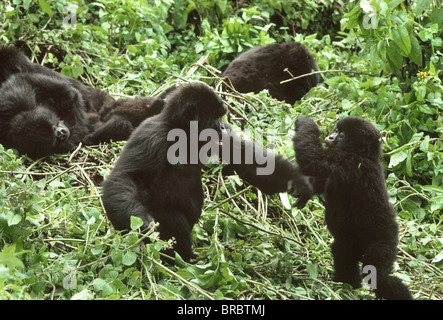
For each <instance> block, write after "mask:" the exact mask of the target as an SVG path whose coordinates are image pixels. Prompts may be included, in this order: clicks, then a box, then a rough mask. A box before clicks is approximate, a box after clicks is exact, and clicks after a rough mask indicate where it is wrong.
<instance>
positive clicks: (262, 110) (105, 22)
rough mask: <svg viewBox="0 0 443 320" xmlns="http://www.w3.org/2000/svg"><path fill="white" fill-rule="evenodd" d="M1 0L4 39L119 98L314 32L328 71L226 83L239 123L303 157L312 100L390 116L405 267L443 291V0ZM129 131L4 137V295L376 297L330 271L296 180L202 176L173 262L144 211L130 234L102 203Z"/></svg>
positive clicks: (383, 119)
mask: <svg viewBox="0 0 443 320" xmlns="http://www.w3.org/2000/svg"><path fill="white" fill-rule="evenodd" d="M3 3H4V4H5V5H2V6H1V7H0V44H1V45H14V46H17V47H19V48H21V49H22V50H24V51H25V52H26V53H27V54H28V55H29V56H30V57H32V59H33V60H34V61H35V62H38V63H42V64H44V65H47V66H48V67H51V68H53V69H55V70H58V71H60V72H62V73H63V74H65V75H68V76H72V77H76V78H80V79H81V80H83V81H84V82H85V83H87V84H90V85H92V86H96V87H99V88H102V89H103V90H106V91H108V92H110V93H111V94H112V95H114V96H115V97H124V96H136V95H154V94H156V92H157V90H158V89H159V87H166V86H169V85H171V84H174V83H176V82H183V81H185V82H186V81H205V82H208V83H210V82H212V81H215V82H217V81H218V80H217V78H216V69H218V68H221V67H222V66H223V65H224V64H226V63H227V62H229V61H230V60H232V59H233V58H234V57H235V56H236V55H237V54H238V53H239V52H241V51H245V50H247V49H248V48H251V47H253V46H256V45H259V44H267V43H271V42H276V41H277V42H278V41H284V40H291V39H294V40H296V41H300V42H302V43H304V44H305V45H307V46H308V47H309V48H310V49H311V51H312V52H313V53H314V54H315V56H316V59H317V62H318V65H319V68H320V70H322V71H325V72H323V73H322V77H323V80H324V81H323V83H321V84H320V85H319V86H318V87H316V88H314V89H312V90H311V91H310V92H309V93H308V94H307V95H306V96H305V97H304V98H303V99H302V100H301V101H299V102H296V103H295V105H294V106H289V105H285V104H283V103H281V102H279V101H276V100H274V99H272V98H270V97H269V96H268V94H267V93H266V92H262V93H260V94H257V95H253V94H245V95H237V94H228V93H225V92H220V94H221V96H222V97H223V98H224V99H225V100H226V102H227V103H229V105H230V109H231V113H230V116H229V121H230V122H231V123H233V124H234V125H235V126H238V127H244V128H245V129H247V130H251V131H256V130H262V131H265V133H266V134H267V135H266V139H265V140H267V141H265V143H266V142H267V143H273V144H274V145H275V147H276V150H277V152H279V153H280V154H283V155H286V156H287V157H290V158H293V156H294V152H293V150H292V146H291V136H292V134H293V123H294V120H295V119H296V118H297V117H299V116H301V115H310V116H312V117H314V118H315V119H316V121H317V122H318V123H319V124H320V125H321V127H322V129H324V130H325V132H326V131H327V130H330V129H331V127H332V125H333V124H334V122H335V121H336V120H337V119H338V118H342V117H345V116H348V115H352V116H360V117H364V118H366V119H368V120H371V121H373V122H374V123H376V124H377V126H378V128H379V129H380V130H382V135H383V147H384V148H383V157H384V163H385V165H386V171H387V185H388V190H389V194H390V196H391V199H392V202H393V203H394V204H395V207H396V209H397V210H398V215H399V218H398V221H399V224H400V227H401V234H400V238H401V241H400V247H399V255H398V260H397V261H398V268H397V269H396V270H395V274H396V275H397V276H398V277H400V278H402V279H403V280H404V281H405V282H406V283H408V285H409V286H410V288H411V291H412V292H413V295H414V297H415V298H416V299H442V298H443V287H442V283H443V271H442V267H443V237H442V234H443V233H442V231H443V225H442V220H443V212H442V209H443V189H442V185H443V161H442V159H443V141H442V131H443V124H442V118H441V113H442V111H443V101H442V99H443V98H442V94H443V85H442V74H441V70H442V66H443V57H442V52H443V51H442V47H443V43H442V31H443V18H442V17H443V8H442V7H441V4H440V2H439V1H435V0H416V1H408V2H404V1H400V0H384V1H375V0H371V1H369V0H363V1H353V2H351V3H350V4H346V3H347V2H345V1H330V0H306V1H303V2H302V3H301V4H294V3H293V1H289V0H272V1H270V0H269V1H257V0H250V1H237V2H234V1H227V0H221V1H215V0H205V1H193V0H180V1H172V0H163V1H160V0H148V1H137V0H122V1H110V0H97V1H94V2H91V1H84V0H75V1H66V0H61V1H49V0H39V1H38V2H37V1H29V0H14V1H12V0H6V1H4V2H3ZM406 3H411V5H407V4H406ZM72 4H75V5H76V6H77V7H76V9H72V7H68V5H72ZM74 22H75V24H74ZM217 90H218V89H217ZM122 146H123V143H122V142H121V143H110V144H106V145H105V144H103V145H99V146H94V147H84V146H83V147H81V148H79V149H78V150H76V151H75V152H73V153H71V154H68V155H56V156H51V157H47V158H45V159H38V160H34V161H33V160H31V159H29V158H27V157H25V156H19V155H17V154H16V153H15V152H14V151H13V150H5V149H4V148H2V147H0V298H1V299H142V298H143V299H373V297H374V295H373V294H372V293H371V292H370V291H369V290H367V289H365V288H362V289H358V290H353V289H352V288H350V287H349V286H347V285H343V284H341V283H334V282H333V281H332V280H331V278H330V274H331V273H332V271H333V266H332V256H331V253H330V249H329V244H330V242H331V236H330V234H329V233H328V231H327V229H326V228H325V223H324V216H323V210H324V207H323V204H322V203H323V202H322V199H321V198H318V197H315V198H314V199H313V200H312V201H310V202H309V203H308V207H306V208H304V209H303V210H297V209H295V208H292V207H291V205H290V204H291V203H292V202H293V199H291V198H290V197H289V198H288V196H287V195H284V194H282V195H274V196H264V195H263V194H261V193H260V191H259V190H256V189H255V188H253V187H251V186H247V185H244V184H243V182H242V181H241V180H239V179H238V178H237V177H235V176H232V177H228V178H223V179H222V177H221V175H220V167H218V166H215V165H214V166H211V167H210V168H208V171H207V172H206V173H205V175H204V182H205V188H204V192H205V205H204V208H203V214H202V217H201V219H200V221H199V223H198V225H196V226H195V227H194V232H193V237H194V251H195V252H196V253H197V255H198V261H197V262H196V263H194V264H186V263H184V262H183V261H182V260H181V259H180V257H176V265H173V266H172V265H164V264H162V263H161V260H160V254H159V251H160V249H161V248H163V247H164V246H168V245H170V244H169V243H165V242H163V241H160V240H158V234H157V233H156V232H155V231H154V230H153V231H152V232H151V233H148V234H145V235H141V234H139V233H137V228H138V226H139V224H138V221H137V219H134V220H133V221H132V226H133V231H132V232H131V233H129V234H127V235H121V234H119V233H117V232H115V231H114V230H113V228H112V227H111V225H110V223H109V222H108V221H107V219H106V216H105V214H104V210H103V206H102V203H101V200H100V197H99V194H100V182H101V181H102V180H103V178H104V177H106V175H107V174H108V173H109V171H110V169H111V168H112V165H113V163H114V162H115V160H116V159H117V157H118V155H119V152H120V151H121V148H122ZM144 237H150V238H152V239H154V240H155V241H153V242H152V243H150V244H145V243H144V241H143V238H144Z"/></svg>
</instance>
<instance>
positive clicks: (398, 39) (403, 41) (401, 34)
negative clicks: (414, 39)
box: [392, 26, 411, 57]
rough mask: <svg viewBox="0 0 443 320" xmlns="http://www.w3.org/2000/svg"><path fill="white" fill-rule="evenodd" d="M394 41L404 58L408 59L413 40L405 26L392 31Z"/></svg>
mask: <svg viewBox="0 0 443 320" xmlns="http://www.w3.org/2000/svg"><path fill="white" fill-rule="evenodd" d="M392 40H394V43H395V44H396V45H397V46H398V48H399V49H400V53H401V54H402V55H403V56H404V57H408V56H409V54H410V53H411V39H410V37H409V32H408V29H406V27H404V26H398V28H397V29H392Z"/></svg>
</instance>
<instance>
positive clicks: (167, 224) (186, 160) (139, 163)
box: [102, 84, 312, 261]
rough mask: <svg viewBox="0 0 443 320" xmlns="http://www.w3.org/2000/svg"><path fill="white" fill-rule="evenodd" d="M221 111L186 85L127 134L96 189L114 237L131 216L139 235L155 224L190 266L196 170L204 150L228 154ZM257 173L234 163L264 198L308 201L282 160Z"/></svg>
mask: <svg viewBox="0 0 443 320" xmlns="http://www.w3.org/2000/svg"><path fill="white" fill-rule="evenodd" d="M226 111H227V108H226V106H225V105H224V103H223V101H222V100H221V99H220V98H219V97H218V96H217V95H216V94H215V92H214V91H213V90H212V89H210V88H209V87H208V86H206V85H203V84H186V85H182V86H179V87H176V88H175V89H174V90H172V91H171V92H170V93H169V94H168V96H167V97H166V98H165V106H164V108H163V110H162V112H161V113H160V114H158V115H156V116H154V117H152V118H149V119H147V120H145V121H144V122H142V124H141V125H140V126H139V127H138V128H137V129H135V130H134V132H133V133H132V135H131V137H130V138H129V140H128V142H127V143H126V145H125V147H124V149H123V152H122V154H121V156H120V158H119V159H118V160H117V162H116V165H115V167H114V168H113V170H112V172H111V174H110V175H109V176H108V177H107V178H106V179H105V181H104V184H103V195H102V199H103V204H104V207H105V209H106V213H107V216H108V218H109V219H110V221H111V222H112V224H113V225H114V227H115V228H116V229H117V230H129V229H130V216H136V217H139V218H141V219H142V220H143V222H144V225H143V229H146V228H148V227H149V225H150V224H151V223H153V222H158V223H159V233H160V237H161V238H162V239H170V238H172V237H174V238H175V240H176V243H175V246H174V250H175V251H177V252H178V253H179V254H180V255H181V257H182V258H183V259H184V260H185V261H189V260H190V258H191V256H192V249H191V242H192V240H191V230H192V227H193V226H194V224H195V223H196V222H197V220H198V219H199V217H200V215H201V209H202V206H203V198H204V195H203V190H202V182H201V169H202V167H203V165H204V164H205V163H206V162H207V159H208V151H214V150H216V151H215V152H214V153H213V155H217V156H219V155H220V153H219V152H220V149H221V152H230V151H231V149H229V150H227V151H226V150H223V148H224V145H222V146H220V144H219V142H220V140H221V139H223V137H224V135H225V134H224V130H225V129H224V126H225V124H224V123H223V121H222V120H221V117H222V116H223V115H224V114H225V113H226ZM208 129H210V130H208ZM176 138H178V141H175V139H176ZM208 138H209V141H208V142H204V141H205V140H206V141H207V140H208ZM228 139H230V138H228ZM237 139H239V138H237ZM238 146H239V145H237V147H238ZM243 146H245V144H240V147H239V148H240V149H242V148H243ZM228 148H231V146H229V147H228ZM183 150H184V151H183ZM181 151H183V152H181ZM187 151H189V152H187ZM177 152H178V154H177ZM260 166H261V164H259V163H258V162H257V163H253V164H251V165H248V166H247V165H244V167H246V168H244V169H243V170H242V165H240V164H236V165H235V166H234V167H233V170H236V171H237V170H238V171H239V172H240V173H239V175H240V176H241V177H242V176H243V177H245V179H246V180H247V181H249V182H250V183H253V184H254V185H255V186H257V187H258V188H261V189H264V190H265V192H269V193H271V192H283V191H288V190H289V191H290V192H291V193H292V194H294V195H295V196H300V198H302V199H303V200H301V201H302V202H304V203H306V201H307V199H309V197H310V196H311V195H312V189H311V188H310V185H309V184H308V183H307V181H306V180H305V179H304V177H303V176H301V174H300V173H299V172H298V171H297V168H295V167H294V166H293V165H291V163H290V162H289V161H287V160H285V159H284V158H282V157H278V158H277V159H276V163H275V166H276V167H277V169H276V170H275V174H272V175H269V176H263V177H259V176H258V175H259V174H258V173H255V172H254V171H253V170H254V169H255V168H258V167H260ZM294 189H296V190H294Z"/></svg>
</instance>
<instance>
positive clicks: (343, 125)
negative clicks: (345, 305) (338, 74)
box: [293, 117, 412, 299]
mask: <svg viewBox="0 0 443 320" xmlns="http://www.w3.org/2000/svg"><path fill="white" fill-rule="evenodd" d="M295 130H296V134H295V136H294V139H293V141H294V149H295V154H296V157H297V162H298V164H299V165H300V169H301V170H302V172H303V174H306V175H310V176H313V177H314V179H315V185H316V189H317V191H321V192H323V193H324V194H325V199H326V205H325V208H326V210H325V217H326V224H327V226H328V229H329V230H330V232H331V233H332V235H333V236H334V242H333V244H332V254H333V257H334V265H335V277H334V280H335V281H339V282H346V283H349V284H351V285H352V286H353V287H354V288H358V287H360V286H361V280H362V276H361V273H360V269H359V267H358V263H359V262H362V264H363V266H368V265H371V266H374V267H375V269H376V279H377V284H376V289H375V290H374V291H375V293H376V296H377V298H379V299H412V296H411V294H410V292H409V290H408V288H407V286H406V285H404V284H403V283H402V282H401V281H400V279H398V278H396V277H393V276H391V275H390V273H391V271H392V266H393V263H394V261H395V259H396V255H397V245H398V225H397V222H396V212H395V209H394V207H393V206H392V204H391V203H390V202H389V199H388V193H387V189H386V185H385V177H384V172H383V166H382V163H381V159H380V158H381V157H380V152H381V146H380V133H379V131H378V130H377V129H376V128H375V127H374V126H373V125H372V124H371V123H370V122H369V121H367V120H364V119H361V118H355V117H348V118H345V119H343V120H339V121H338V122H337V124H336V127H335V129H334V130H333V132H332V133H331V135H329V136H328V137H327V138H326V139H325V143H326V146H327V149H323V147H322V144H321V141H320V139H319V135H320V131H319V129H318V127H317V125H316V124H315V123H314V121H313V120H312V119H311V118H309V117H301V118H299V119H297V120H296V122H295Z"/></svg>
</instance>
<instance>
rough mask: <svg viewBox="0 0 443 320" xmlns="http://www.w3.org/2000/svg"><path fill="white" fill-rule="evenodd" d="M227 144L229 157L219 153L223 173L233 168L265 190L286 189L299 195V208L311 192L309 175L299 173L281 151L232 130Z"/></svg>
mask: <svg viewBox="0 0 443 320" xmlns="http://www.w3.org/2000/svg"><path fill="white" fill-rule="evenodd" d="M225 126H227V124H225ZM228 127H229V126H228ZM223 141H224V142H223V148H226V145H225V141H226V137H225V136H224V139H223ZM228 146H229V151H230V152H229V158H228V157H227V156H226V155H225V154H222V156H223V157H222V159H223V161H224V162H226V163H227V166H226V167H225V168H224V169H223V173H224V174H225V175H228V174H232V173H233V172H234V171H235V172H236V173H237V174H238V176H239V177H240V178H242V179H243V180H245V181H246V182H248V183H250V184H252V185H253V186H255V187H257V188H258V189H260V190H261V191H262V192H264V193H266V194H272V193H279V192H288V193H290V194H291V195H292V196H293V197H296V198H298V200H297V202H296V204H295V205H296V206H297V207H299V208H301V207H304V206H305V204H306V202H307V201H308V200H309V199H310V198H311V197H312V196H313V194H314V191H313V188H312V186H311V184H310V182H309V179H308V177H305V176H304V175H302V174H301V172H300V169H299V168H298V167H296V166H295V165H294V164H292V163H291V162H290V161H289V160H287V159H285V158H284V157H282V156H281V155H278V154H275V153H273V152H271V151H270V150H268V149H265V148H262V147H260V146H259V145H258V144H256V143H254V142H252V141H247V140H243V139H241V138H240V137H239V136H237V135H236V134H235V133H233V132H232V131H231V133H230V134H229V142H228ZM224 150H226V149H224Z"/></svg>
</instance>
